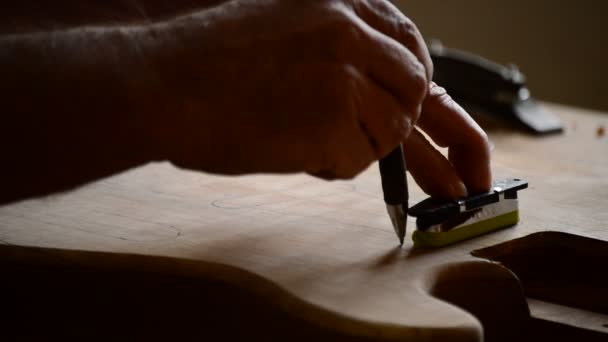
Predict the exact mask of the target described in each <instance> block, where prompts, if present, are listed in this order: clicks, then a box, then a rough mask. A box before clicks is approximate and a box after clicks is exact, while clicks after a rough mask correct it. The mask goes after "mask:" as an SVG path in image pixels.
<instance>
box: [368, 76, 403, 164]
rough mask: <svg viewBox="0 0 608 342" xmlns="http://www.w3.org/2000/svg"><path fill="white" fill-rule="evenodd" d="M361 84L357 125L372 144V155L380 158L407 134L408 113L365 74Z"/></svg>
mask: <svg viewBox="0 0 608 342" xmlns="http://www.w3.org/2000/svg"><path fill="white" fill-rule="evenodd" d="M361 88H362V93H361V99H360V101H359V103H360V108H359V111H358V112H359V120H360V122H361V129H362V131H363V132H364V133H365V134H366V135H367V137H368V139H369V141H370V145H371V146H372V147H373V148H374V151H375V157H376V159H380V158H382V157H384V156H386V155H387V154H389V153H390V152H391V151H392V150H393V149H395V147H396V146H397V145H398V144H399V143H401V141H403V140H404V139H405V138H406V137H407V136H408V135H409V134H410V131H411V130H412V127H413V124H412V122H411V120H410V118H411V117H412V115H411V114H408V113H406V111H405V109H404V108H403V106H401V105H400V104H399V102H398V101H397V99H396V98H395V97H394V96H393V95H391V94H390V93H388V92H387V91H386V90H384V89H383V88H381V87H380V86H379V85H378V84H376V83H375V82H374V81H373V80H371V79H369V78H366V80H364V82H363V84H362V86H361Z"/></svg>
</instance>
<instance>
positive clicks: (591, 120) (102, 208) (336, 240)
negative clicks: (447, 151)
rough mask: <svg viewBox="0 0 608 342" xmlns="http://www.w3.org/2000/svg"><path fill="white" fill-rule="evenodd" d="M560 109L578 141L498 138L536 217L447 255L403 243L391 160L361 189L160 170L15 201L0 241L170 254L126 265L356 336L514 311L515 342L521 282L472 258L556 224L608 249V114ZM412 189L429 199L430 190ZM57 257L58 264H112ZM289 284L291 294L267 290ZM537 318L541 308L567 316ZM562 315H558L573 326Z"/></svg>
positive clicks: (471, 333) (523, 309) (456, 324)
mask: <svg viewBox="0 0 608 342" xmlns="http://www.w3.org/2000/svg"><path fill="white" fill-rule="evenodd" d="M547 108H548V110H551V111H554V112H556V113H557V114H559V116H560V117H561V118H562V119H563V121H564V123H565V126H566V132H565V134H563V135H558V136H550V137H542V138H537V137H531V136H528V135H525V134H522V133H518V132H514V131H499V130H494V131H490V132H489V133H490V138H491V140H492V142H493V144H494V150H493V170H494V175H495V178H502V177H518V178H523V179H526V180H528V181H529V184H530V187H529V189H527V190H524V191H522V192H520V212H521V223H520V224H519V225H517V226H516V227H514V228H509V229H505V230H502V231H498V232H495V233H492V234H489V235H485V236H482V237H479V238H475V239H473V240H470V241H466V242H462V243H459V244H457V245H454V246H450V247H446V248H441V249H436V250H414V249H413V248H412V243H411V231H412V229H413V227H415V222H414V220H413V219H411V218H410V221H409V232H408V234H407V236H406V243H405V245H404V246H403V248H402V249H399V248H398V247H397V242H398V241H397V238H396V236H395V234H394V232H393V229H392V227H391V224H390V222H389V219H388V216H387V214H386V212H385V208H384V204H383V202H382V198H381V189H380V182H379V181H380V178H379V174H378V171H377V165H372V166H371V167H370V168H369V169H368V170H367V171H366V172H365V173H363V174H362V175H360V176H358V177H357V178H355V179H353V180H352V181H335V182H325V181H322V180H318V179H315V178H312V177H309V176H306V175H290V176H284V175H253V176H243V177H220V176H215V175H207V174H201V173H194V172H188V171H183V170H178V169H176V168H174V167H172V166H171V165H169V164H166V163H159V164H151V165H147V166H145V167H142V168H139V169H135V170H131V171H129V172H126V173H124V174H121V175H117V176H115V177H111V178H108V179H104V180H101V181H99V182H96V183H93V184H90V185H88V186H85V187H83V188H81V189H79V190H77V191H74V192H71V193H67V194H62V195H55V196H52V197H49V198H44V199H35V200H28V201H23V202H20V203H15V204H12V205H7V206H4V207H1V208H0V240H1V242H2V244H5V245H8V246H15V245H16V246H33V247H44V248H54V249H67V250H82V251H93V252H112V253H127V254H136V255H148V256H161V257H169V259H166V258H164V259H162V260H165V261H163V262H157V263H152V264H150V262H143V261H132V260H139V259H137V257H135V256H134V257H133V258H135V259H133V258H131V259H128V258H127V259H128V260H126V261H124V262H123V263H122V264H123V265H125V266H124V267H127V268H128V267H137V266H138V265H139V266H141V267H144V268H146V269H154V267H157V268H158V269H159V270H165V271H167V272H179V271H184V270H185V269H189V270H190V272H199V273H200V274H217V272H220V273H221V271H218V268H217V267H220V266H217V264H219V265H227V266H230V267H228V268H227V269H229V271H226V273H227V274H233V276H226V279H232V280H234V282H236V283H239V284H240V285H241V286H244V287H246V288H251V289H252V291H253V292H256V291H258V292H259V293H266V297H265V298H266V299H267V300H268V301H270V302H273V304H274V305H276V306H277V307H281V308H282V309H281V310H284V311H285V312H287V313H288V314H290V315H294V317H297V318H298V319H301V320H302V321H306V322H309V323H311V324H318V325H320V326H330V328H331V329H332V331H336V332H344V333H345V334H348V335H349V336H359V337H365V338H371V339H377V340H402V339H406V340H415V341H427V340H428V341H430V340H434V339H437V338H440V337H449V340H451V341H460V340H462V341H476V340H480V339H481V337H482V334H483V329H482V324H481V322H484V326H485V325H487V327H486V332H487V331H489V330H488V329H493V331H499V330H500V329H501V328H500V327H501V324H500V322H504V319H505V317H506V319H508V320H510V321H509V323H508V324H504V332H503V333H504V334H508V332H509V331H514V330H517V328H518V327H519V325H518V324H519V323H518V322H519V320H522V321H523V320H524V319H525V318H526V317H527V316H526V315H528V307H527V304H526V302H525V297H524V295H523V293H522V290H521V287H520V285H519V284H518V282H517V279H516V278H515V277H514V275H513V274H512V273H510V272H509V271H508V270H506V269H505V268H503V267H502V266H499V265H497V264H495V263H490V262H487V261H485V260H483V259H479V258H475V257H473V256H471V255H470V252H471V251H473V250H475V249H479V248H483V247H487V246H490V245H494V244H497V243H500V242H504V241H507V240H511V239H514V238H518V237H522V236H525V235H528V234H530V233H534V232H538V231H546V230H550V231H560V232H570V233H574V234H578V235H581V236H586V237H592V238H596V239H600V240H605V241H608V227H607V224H606V222H607V221H608V210H607V209H608V137H607V136H598V134H597V129H598V127H600V126H604V127H606V126H608V116H605V115H602V114H601V113H592V112H587V111H583V110H578V109H572V108H567V107H561V106H556V105H547ZM455 134H457V133H456V132H455ZM5 167H7V166H5ZM429 172H432V170H429ZM410 181H411V183H410V184H411V185H410V189H411V190H410V192H411V194H410V201H411V204H413V203H415V202H417V201H419V200H422V199H424V198H425V197H426V196H425V195H424V194H423V193H422V192H421V191H420V190H419V189H418V187H417V186H415V185H413V184H414V182H413V181H412V180H411V179H410ZM19 251H20V252H17V251H16V250H14V249H13V250H10V249H9V252H4V258H9V259H10V258H16V259H19V258H26V259H27V258H32V256H31V255H30V256H25V255H23V254H22V250H21V249H19ZM42 255H44V257H43V258H41V259H45V260H44V262H49V263H53V262H55V261H56V260H63V261H62V262H66V260H70V262H75V263H86V262H87V261H90V260H94V259H95V258H98V257H99V256H100V255H98V254H95V253H93V254H86V253H85V254H79V253H70V252H61V251H59V252H57V251H55V252H54V251H53V250H45V254H44V253H43V254H42ZM79 255H86V257H82V256H80V257H79ZM101 256H104V255H103V254H102V255H101ZM105 257H106V258H110V259H111V258H112V257H108V256H107V255H106V256H105ZM79 258H80V259H79ZM172 258H178V259H179V260H177V261H176V260H175V259H172ZM102 259H103V258H102ZM183 259H185V260H183ZM75 260H76V261H75ZM83 260H84V261H83ZM167 260H174V261H167ZM196 261H203V262H204V263H200V264H197V262H196ZM216 263H217V264H216ZM117 264H121V262H118V263H117ZM180 265H181V266H180ZM184 265H186V266H184ZM196 265H198V266H196ZM117 267H120V266H117ZM221 267H223V266H221ZM210 269H211V271H210ZM171 270H173V271H171ZM193 270H194V271H193ZM184 272H185V271H184ZM275 287H276V289H277V291H279V292H280V293H281V294H280V295H279V294H277V295H276V296H275V295H268V293H269V292H264V289H265V288H275ZM279 292H277V293H279ZM607 295H608V294H607ZM537 304H538V303H537ZM464 308H466V310H465V309H464ZM492 308H494V309H492ZM536 308H537V309H534V308H532V312H533V314H534V313H536V314H539V315H541V316H542V315H543V313H547V312H551V308H548V307H547V306H543V308H544V309H538V306H537V307H536ZM547 310H548V311H547ZM557 310H558V311H559V310H560V309H559V308H558V309H557ZM553 312H554V313H553V314H551V313H549V314H547V315H553V316H559V315H557V314H555V310H554V311H553ZM562 316H564V314H562ZM566 316H567V315H566ZM565 320H566V322H565V323H568V322H567V318H565ZM594 322H595V321H594ZM605 323H608V322H605ZM522 324H523V323H522ZM492 325H494V326H492ZM587 328H589V327H587ZM591 328H592V329H596V330H598V331H601V329H604V332H608V328H606V327H603V328H602V326H599V327H591ZM496 329H497V330H496ZM503 336H506V335H503ZM486 337H487V336H486ZM408 338H410V339H408ZM488 340H490V339H488Z"/></svg>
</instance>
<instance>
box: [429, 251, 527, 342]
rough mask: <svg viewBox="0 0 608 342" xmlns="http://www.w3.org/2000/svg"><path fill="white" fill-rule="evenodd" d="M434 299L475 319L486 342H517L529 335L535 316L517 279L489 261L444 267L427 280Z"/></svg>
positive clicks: (454, 263)
mask: <svg viewBox="0 0 608 342" xmlns="http://www.w3.org/2000/svg"><path fill="white" fill-rule="evenodd" d="M422 286H424V288H425V289H426V290H427V291H428V293H429V294H431V295H432V296H434V297H436V298H438V299H441V300H444V301H446V302H448V303H452V304H453V305H456V306H458V307H459V308H461V309H464V310H466V311H467V312H470V313H471V314H472V315H474V316H475V317H476V318H477V319H478V320H479V321H480V322H481V325H482V326H483V330H484V332H483V335H484V340H486V341H514V340H516V339H517V338H523V337H524V336H526V334H527V332H528V331H529V327H530V322H531V316H530V310H529V307H528V303H527V301H526V298H525V295H524V292H523V288H522V286H521V283H520V281H519V279H518V278H517V276H516V275H515V274H514V273H513V272H511V271H510V270H509V269H507V268H506V267H504V266H502V265H500V264H497V263H494V262H489V261H464V262H453V263H447V264H443V265H441V266H439V267H437V268H435V269H433V270H432V272H429V274H428V276H427V277H426V278H425V279H423V281H422Z"/></svg>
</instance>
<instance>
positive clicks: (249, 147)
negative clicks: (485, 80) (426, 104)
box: [147, 0, 432, 178]
mask: <svg viewBox="0 0 608 342" xmlns="http://www.w3.org/2000/svg"><path fill="white" fill-rule="evenodd" d="M148 39H149V40H148V42H152V44H148V46H152V47H153V48H152V50H151V52H150V53H151V56H152V57H153V58H154V63H153V65H154V66H155V68H156V69H155V70H156V71H158V73H159V75H158V76H159V78H160V80H161V84H162V86H163V93H164V95H163V97H162V98H154V99H147V100H148V101H158V102H159V105H158V106H156V108H158V110H157V111H156V112H155V113H154V116H155V118H152V119H153V120H151V121H153V122H154V123H155V126H156V127H157V128H156V129H160V132H157V134H156V136H162V140H163V141H162V145H163V148H164V151H165V152H164V153H165V154H166V155H165V157H166V158H168V159H169V160H171V161H172V162H173V163H174V164H176V165H178V166H181V167H185V168H189V169H196V170H202V171H210V172H218V173H228V174H241V173H252V172H301V171H304V172H308V173H310V174H313V175H317V176H320V177H323V178H351V177H353V176H355V175H357V174H358V173H359V172H361V171H362V170H364V169H365V168H367V167H368V166H369V165H370V164H371V163H372V162H373V161H375V160H377V159H379V158H381V157H383V156H385V155H386V154H388V153H389V152H390V151H391V150H392V149H393V148H394V147H395V146H396V145H397V144H398V143H400V142H401V141H403V140H405V139H406V137H408V135H409V134H410V132H411V130H412V127H413V126H414V125H415V124H416V122H417V120H418V117H419V116H420V112H421V106H422V103H423V100H424V99H425V96H426V94H427V90H428V82H429V80H430V78H431V75H432V64H431V60H430V57H429V54H428V51H427V49H426V46H425V44H424V42H423V39H422V36H421V35H420V32H419V31H418V29H417V28H416V26H415V25H414V23H412V21H411V20H409V19H408V18H406V17H405V16H404V15H403V14H402V13H401V12H400V11H399V10H398V9H396V8H395V7H394V6H393V5H392V4H390V3H389V2H387V1H385V0H331V1H320V0H317V1H298V0H292V1H289V0H263V1H262V0H243V1H228V2H225V3H223V4H221V5H219V6H217V7H214V8H210V9H206V10H202V11H200V12H197V13H194V14H191V15H187V16H182V17H179V18H175V19H172V20H170V21H167V22H162V23H159V24H154V25H151V26H150V28H149V35H148ZM161 101H162V102H161ZM153 107H154V106H153ZM163 108H164V109H163Z"/></svg>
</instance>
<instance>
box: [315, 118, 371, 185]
mask: <svg viewBox="0 0 608 342" xmlns="http://www.w3.org/2000/svg"><path fill="white" fill-rule="evenodd" d="M328 145H329V146H330V147H329V149H328V151H327V152H326V157H325V158H326V161H325V162H324V163H323V165H324V167H323V168H322V169H320V170H314V171H312V172H308V173H309V174H311V175H313V176H316V177H319V178H323V179H327V180H333V179H351V178H353V177H355V176H356V175H358V174H359V173H361V172H362V171H364V170H365V169H366V168H367V167H369V165H370V164H371V163H372V162H373V161H374V160H376V153H375V151H374V150H373V148H372V146H371V145H370V144H369V140H368V138H367V136H366V135H365V133H364V132H363V131H362V130H360V129H358V128H355V129H353V130H351V132H344V133H343V134H341V135H340V136H338V137H335V139H332V141H331V142H330V143H329V144H328Z"/></svg>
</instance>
